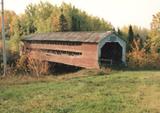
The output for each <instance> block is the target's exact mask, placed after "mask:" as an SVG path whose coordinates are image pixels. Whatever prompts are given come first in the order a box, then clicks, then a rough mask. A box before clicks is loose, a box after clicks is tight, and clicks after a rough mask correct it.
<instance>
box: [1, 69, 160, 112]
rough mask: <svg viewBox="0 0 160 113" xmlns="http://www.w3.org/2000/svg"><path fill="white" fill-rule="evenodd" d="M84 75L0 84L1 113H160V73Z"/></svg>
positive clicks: (138, 72) (129, 72)
mask: <svg viewBox="0 0 160 113" xmlns="http://www.w3.org/2000/svg"><path fill="white" fill-rule="evenodd" d="M80 74H84V73H79V72H78V73H74V75H72V74H69V75H64V76H59V77H52V76H50V77H44V78H39V79H36V78H34V79H33V78H25V77H24V78H19V77H17V78H16V77H14V79H11V78H7V79H4V80H0V113H160V71H133V72H132V71H126V72H122V71H118V72H112V73H111V74H110V75H103V74H102V75H99V74H97V75H96V74H93V75H92V72H87V74H86V75H88V76H82V75H80ZM78 75H80V76H81V77H75V76H78Z"/></svg>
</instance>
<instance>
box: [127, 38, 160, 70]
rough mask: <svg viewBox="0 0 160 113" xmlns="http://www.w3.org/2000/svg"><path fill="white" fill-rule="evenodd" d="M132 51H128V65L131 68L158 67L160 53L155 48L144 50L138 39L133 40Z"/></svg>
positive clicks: (159, 67) (159, 66)
mask: <svg viewBox="0 0 160 113" xmlns="http://www.w3.org/2000/svg"><path fill="white" fill-rule="evenodd" d="M133 45H134V46H132V51H131V52H129V53H128V55H127V59H128V61H127V62H128V67H129V68H131V69H160V55H159V53H157V52H156V50H155V49H152V50H151V52H146V50H145V47H143V48H141V47H140V42H139V40H137V41H136V40H134V41H133Z"/></svg>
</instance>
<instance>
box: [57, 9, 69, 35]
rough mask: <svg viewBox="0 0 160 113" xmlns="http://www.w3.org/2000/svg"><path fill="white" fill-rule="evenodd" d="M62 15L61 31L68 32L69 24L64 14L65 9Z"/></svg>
mask: <svg viewBox="0 0 160 113" xmlns="http://www.w3.org/2000/svg"><path fill="white" fill-rule="evenodd" d="M61 13H62V14H61V15H60V18H59V19H60V20H59V23H60V31H62V32H64V31H68V23H67V20H66V18H65V16H64V14H63V9H61Z"/></svg>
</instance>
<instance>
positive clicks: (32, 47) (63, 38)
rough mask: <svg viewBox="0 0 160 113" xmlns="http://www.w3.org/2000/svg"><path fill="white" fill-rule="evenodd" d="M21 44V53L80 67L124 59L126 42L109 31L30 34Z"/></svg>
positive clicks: (96, 66) (93, 66)
mask: <svg viewBox="0 0 160 113" xmlns="http://www.w3.org/2000/svg"><path fill="white" fill-rule="evenodd" d="M22 44H23V46H22V49H21V50H22V51H21V52H22V53H23V54H27V55H29V56H30V57H33V58H35V59H40V60H44V61H48V62H56V63H62V64H67V65H73V66H77V67H84V68H100V67H101V66H105V65H107V64H108V65H112V64H120V63H125V62H126V58H125V56H126V42H125V41H124V40H123V39H122V38H120V37H119V36H118V35H117V34H116V33H113V32H111V31H108V32H53V33H41V34H33V35H29V36H25V37H24V39H23V40H22Z"/></svg>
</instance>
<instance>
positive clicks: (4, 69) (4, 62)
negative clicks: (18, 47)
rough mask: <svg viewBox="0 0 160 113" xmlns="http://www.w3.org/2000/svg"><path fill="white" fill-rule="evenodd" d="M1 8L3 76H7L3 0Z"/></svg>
mask: <svg viewBox="0 0 160 113" xmlns="http://www.w3.org/2000/svg"><path fill="white" fill-rule="evenodd" d="M1 8H2V11H1V12H2V15H1V17H2V19H1V20H2V42H3V76H6V68H7V58H6V42H5V40H6V38H5V30H4V2H3V0H1Z"/></svg>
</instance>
